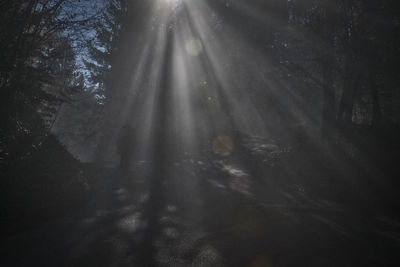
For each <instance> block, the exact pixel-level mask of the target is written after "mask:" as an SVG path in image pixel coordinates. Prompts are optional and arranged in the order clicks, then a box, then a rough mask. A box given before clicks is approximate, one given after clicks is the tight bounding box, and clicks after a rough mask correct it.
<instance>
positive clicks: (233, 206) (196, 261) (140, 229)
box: [0, 145, 400, 266]
mask: <svg viewBox="0 0 400 267" xmlns="http://www.w3.org/2000/svg"><path fill="white" fill-rule="evenodd" d="M252 151H253V152H254V153H262V152H263V151H264V152H265V151H267V152H268V153H269V156H270V157H269V159H268V158H265V160H264V161H263V160H262V161H260V162H258V163H257V164H256V163H252V160H253V158H252V157H250V158H248V159H247V160H246V159H243V158H241V159H239V158H237V157H236V158H235V157H225V158H216V157H214V158H206V157H187V158H186V159H180V160H171V161H169V164H168V166H167V167H164V168H161V169H160V168H159V166H158V165H157V164H156V163H154V162H151V161H135V162H132V165H131V166H130V169H129V170H125V171H121V170H118V169H114V170H113V171H111V173H112V174H111V175H110V177H109V179H108V181H107V184H106V185H105V186H104V190H102V191H101V192H98V193H97V194H96V195H95V196H94V197H93V198H92V200H91V201H90V202H89V203H88V204H87V206H86V207H85V208H83V209H82V210H80V211H78V212H76V213H75V214H73V215H70V216H68V217H66V218H63V219H60V220H56V221H49V222H47V223H46V224H45V225H42V226H40V227H37V228H36V229H34V230H27V231H26V232H21V233H19V234H16V235H13V236H10V237H7V238H6V239H3V240H1V242H0V247H1V250H0V253H1V257H0V265H1V266H399V263H400V257H399V256H398V255H397V254H398V253H397V252H399V251H400V222H399V221H398V220H396V219H395V218H394V217H393V216H389V215H387V214H385V213H384V212H377V211H376V212H371V210H368V209H365V210H357V209H355V208H354V206H351V205H348V204H344V202H340V201H337V200H334V199H333V198H332V197H328V196H327V197H321V196H318V195H316V194H314V193H312V192H311V190H309V188H308V186H307V183H304V184H303V183H295V182H293V180H288V179H286V180H285V179H284V176H287V175H290V171H289V170H281V167H279V169H280V171H277V170H276V167H275V166H274V164H275V163H274V161H273V157H274V155H275V156H276V154H277V153H283V152H282V151H283V150H282V149H279V147H278V146H276V145H264V146H258V147H257V149H253V150H252ZM268 153H267V154H268ZM250 154H251V153H250ZM264 154H265V153H264ZM262 162H264V163H262ZM249 166H250V167H249ZM321 179H322V178H321Z"/></svg>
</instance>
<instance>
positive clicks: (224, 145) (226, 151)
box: [212, 134, 234, 157]
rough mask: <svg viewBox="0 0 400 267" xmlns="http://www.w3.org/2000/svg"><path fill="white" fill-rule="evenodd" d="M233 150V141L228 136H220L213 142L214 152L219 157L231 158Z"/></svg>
mask: <svg viewBox="0 0 400 267" xmlns="http://www.w3.org/2000/svg"><path fill="white" fill-rule="evenodd" d="M233 149H234V146H233V140H232V138H231V137H229V136H227V135H224V134H222V135H218V136H217V137H216V138H215V139H214V140H213V142H212V150H213V152H214V153H215V154H216V155H217V156H220V157H226V156H229V155H231V154H232V152H233Z"/></svg>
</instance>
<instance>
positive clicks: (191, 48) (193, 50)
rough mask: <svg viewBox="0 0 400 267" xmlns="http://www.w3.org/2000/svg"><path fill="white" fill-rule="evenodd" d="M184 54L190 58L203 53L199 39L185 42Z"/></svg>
mask: <svg viewBox="0 0 400 267" xmlns="http://www.w3.org/2000/svg"><path fill="white" fill-rule="evenodd" d="M185 49H186V53H188V55H190V56H198V55H200V54H201V53H202V52H203V44H202V43H201V41H200V39H198V38H192V39H190V40H189V41H187V42H186V45H185Z"/></svg>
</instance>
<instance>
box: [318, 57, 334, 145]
mask: <svg viewBox="0 0 400 267" xmlns="http://www.w3.org/2000/svg"><path fill="white" fill-rule="evenodd" d="M321 63H322V64H321V65H322V66H321V67H322V80H323V81H322V83H323V84H322V86H323V88H322V89H323V103H322V124H321V133H322V136H323V137H327V136H329V135H330V134H331V133H332V131H333V130H334V124H335V91H334V87H333V71H332V67H333V66H332V65H333V64H332V63H333V58H332V56H331V55H327V54H325V55H324V56H323V58H322V61H321Z"/></svg>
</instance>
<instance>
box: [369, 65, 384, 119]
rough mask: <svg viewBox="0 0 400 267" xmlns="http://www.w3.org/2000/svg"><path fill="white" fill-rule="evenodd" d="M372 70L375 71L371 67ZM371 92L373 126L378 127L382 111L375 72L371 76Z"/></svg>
mask: <svg viewBox="0 0 400 267" xmlns="http://www.w3.org/2000/svg"><path fill="white" fill-rule="evenodd" d="M371 69H373V68H372V67H371ZM370 90H371V97H372V122H371V124H372V126H378V125H379V124H380V122H381V117H382V116H381V109H380V105H379V94H378V86H377V83H376V74H375V72H374V71H371V74H370Z"/></svg>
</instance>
